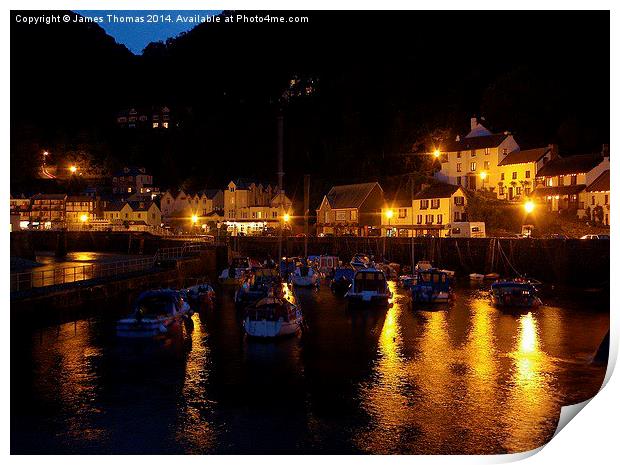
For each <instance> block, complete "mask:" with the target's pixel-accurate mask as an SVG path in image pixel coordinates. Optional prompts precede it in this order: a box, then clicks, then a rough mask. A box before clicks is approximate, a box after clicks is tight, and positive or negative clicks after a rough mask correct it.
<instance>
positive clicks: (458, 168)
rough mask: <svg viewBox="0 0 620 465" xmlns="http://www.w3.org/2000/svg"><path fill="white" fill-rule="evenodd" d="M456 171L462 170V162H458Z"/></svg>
mask: <svg viewBox="0 0 620 465" xmlns="http://www.w3.org/2000/svg"><path fill="white" fill-rule="evenodd" d="M456 172H457V173H460V172H461V163H457V164H456Z"/></svg>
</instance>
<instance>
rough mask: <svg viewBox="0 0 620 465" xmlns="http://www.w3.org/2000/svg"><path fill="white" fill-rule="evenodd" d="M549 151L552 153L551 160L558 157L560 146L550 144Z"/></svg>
mask: <svg viewBox="0 0 620 465" xmlns="http://www.w3.org/2000/svg"><path fill="white" fill-rule="evenodd" d="M549 150H550V151H551V156H550V160H553V159H554V158H557V157H558V144H549Z"/></svg>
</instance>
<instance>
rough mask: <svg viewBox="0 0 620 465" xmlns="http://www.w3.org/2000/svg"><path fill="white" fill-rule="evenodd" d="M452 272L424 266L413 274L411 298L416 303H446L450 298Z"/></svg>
mask: <svg viewBox="0 0 620 465" xmlns="http://www.w3.org/2000/svg"><path fill="white" fill-rule="evenodd" d="M452 296H453V292H452V272H450V271H449V270H440V269H438V268H426V267H425V268H424V269H422V270H418V271H417V272H416V274H415V283H414V284H413V285H412V286H411V300H412V301H413V302H416V303H446V302H449V301H450V300H451V299H452Z"/></svg>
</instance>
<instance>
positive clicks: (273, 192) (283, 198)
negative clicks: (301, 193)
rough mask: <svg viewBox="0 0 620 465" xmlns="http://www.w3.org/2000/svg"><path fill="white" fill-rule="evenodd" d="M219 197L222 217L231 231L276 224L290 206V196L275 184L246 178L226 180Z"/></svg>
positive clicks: (256, 231)
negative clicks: (222, 200) (224, 187)
mask: <svg viewBox="0 0 620 465" xmlns="http://www.w3.org/2000/svg"><path fill="white" fill-rule="evenodd" d="M223 199H224V209H223V215H224V220H223V221H224V224H225V225H226V228H227V230H228V231H229V232H230V233H231V234H233V235H237V234H239V233H241V234H249V235H251V234H263V233H264V232H266V231H269V230H270V229H275V228H280V227H282V226H284V224H283V223H284V222H285V219H286V218H288V217H287V216H286V215H288V214H290V211H291V208H292V202H291V200H290V199H289V198H288V196H287V195H286V194H285V193H284V192H280V191H279V190H278V188H277V187H274V186H271V185H270V184H263V183H261V182H258V181H252V180H248V179H237V180H234V181H230V182H229V183H228V186H227V187H226V190H225V191H224V197H223Z"/></svg>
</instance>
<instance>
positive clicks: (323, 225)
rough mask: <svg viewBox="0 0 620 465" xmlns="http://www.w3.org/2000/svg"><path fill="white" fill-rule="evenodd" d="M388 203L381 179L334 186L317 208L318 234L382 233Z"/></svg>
mask: <svg viewBox="0 0 620 465" xmlns="http://www.w3.org/2000/svg"><path fill="white" fill-rule="evenodd" d="M384 204H385V199H384V194H383V189H382V188H381V186H380V185H379V183H378V182H368V183H363V184H347V185H342V186H334V187H332V188H331V189H330V191H329V192H328V193H327V195H325V196H324V197H323V201H322V202H321V205H320V206H319V208H318V209H317V211H316V218H317V221H316V229H317V234H324V235H325V234H327V235H336V236H338V235H343V234H345V235H354V236H372V235H379V234H380V228H381V209H382V208H383V206H384Z"/></svg>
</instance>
